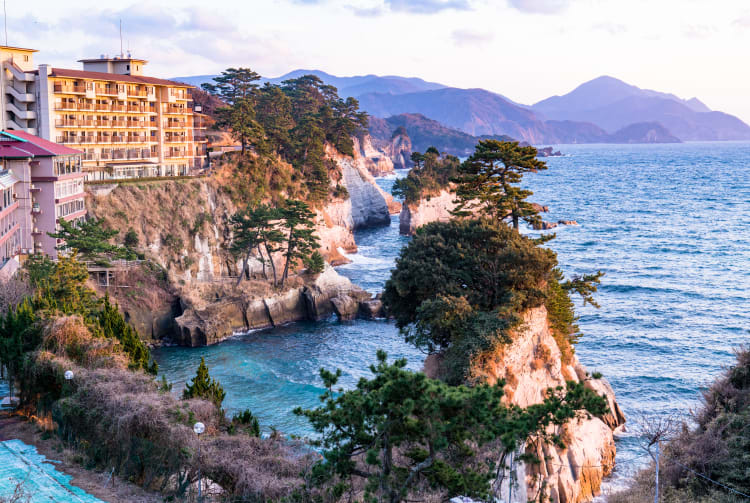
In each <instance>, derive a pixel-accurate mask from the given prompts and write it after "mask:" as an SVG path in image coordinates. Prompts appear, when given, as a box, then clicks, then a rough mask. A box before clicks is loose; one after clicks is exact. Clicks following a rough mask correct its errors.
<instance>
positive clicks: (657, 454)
mask: <svg viewBox="0 0 750 503" xmlns="http://www.w3.org/2000/svg"><path fill="white" fill-rule="evenodd" d="M655 460H656V491H655V492H654V503H659V441H658V440H657V441H656V456H655Z"/></svg>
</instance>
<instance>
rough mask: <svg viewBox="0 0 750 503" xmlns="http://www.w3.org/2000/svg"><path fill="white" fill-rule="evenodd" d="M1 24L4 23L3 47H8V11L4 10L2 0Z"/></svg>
mask: <svg viewBox="0 0 750 503" xmlns="http://www.w3.org/2000/svg"><path fill="white" fill-rule="evenodd" d="M3 22H4V23H5V45H8V11H7V10H5V0H3Z"/></svg>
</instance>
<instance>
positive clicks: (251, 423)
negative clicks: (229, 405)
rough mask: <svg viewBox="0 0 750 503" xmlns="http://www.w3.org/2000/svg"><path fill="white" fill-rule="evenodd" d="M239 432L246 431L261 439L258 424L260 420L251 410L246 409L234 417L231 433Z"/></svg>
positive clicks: (230, 427) (230, 428)
mask: <svg viewBox="0 0 750 503" xmlns="http://www.w3.org/2000/svg"><path fill="white" fill-rule="evenodd" d="M238 430H242V431H245V432H247V434H248V435H251V436H253V437H260V423H258V418H257V417H255V416H254V415H253V413H252V412H250V409H245V410H243V411H242V412H238V413H237V414H235V415H233V416H232V422H231V424H230V426H229V432H230V433H234V432H236V431H238Z"/></svg>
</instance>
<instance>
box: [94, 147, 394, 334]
mask: <svg viewBox="0 0 750 503" xmlns="http://www.w3.org/2000/svg"><path fill="white" fill-rule="evenodd" d="M329 155H330V157H331V158H332V159H333V160H335V161H336V162H337V164H338V166H339V169H340V172H341V180H340V184H341V185H343V186H344V187H345V188H346V191H347V192H348V196H346V197H344V198H338V199H332V200H330V201H329V202H328V203H327V204H325V205H323V206H321V207H319V208H317V209H316V232H317V234H318V236H319V238H320V244H321V252H322V253H323V255H324V257H325V258H326V259H327V260H328V261H329V263H334V264H335V263H340V262H341V261H344V260H345V258H344V257H342V256H341V254H340V253H339V249H344V250H346V251H348V252H354V251H356V243H355V242H354V236H353V233H352V231H353V230H354V229H357V228H360V227H367V226H373V225H388V224H390V211H398V210H399V209H400V206H399V205H398V203H395V204H394V202H393V199H392V197H391V196H390V195H388V194H385V193H384V192H383V191H382V190H381V189H380V188H379V187H378V186H377V184H376V183H375V180H374V178H373V176H372V175H371V174H370V172H369V171H368V169H367V166H366V162H367V161H366V159H365V158H364V157H362V156H361V155H359V153H358V151H356V152H355V156H354V157H353V158H352V157H347V156H343V155H341V154H339V153H337V152H335V151H334V150H330V151H329ZM225 168H226V169H219V170H217V171H216V172H215V173H213V174H212V175H211V176H209V177H206V178H202V179H195V180H164V181H158V182H151V183H137V182H136V183H132V184H123V185H117V186H101V185H98V186H92V187H90V188H89V197H88V202H87V205H88V208H89V210H90V213H91V214H92V215H93V216H95V217H97V218H102V219H104V220H105V222H106V224H107V225H108V226H110V227H112V228H115V229H119V230H120V231H121V233H120V237H121V238H122V236H124V234H125V233H126V232H127V231H128V229H133V231H134V232H135V235H136V236H137V237H138V242H139V245H138V248H139V249H140V250H143V251H144V252H145V254H146V257H147V258H148V259H150V260H151V261H153V262H154V263H155V264H157V268H158V269H159V271H157V272H155V273H153V274H150V273H148V272H146V273H144V272H138V271H128V272H122V273H119V276H120V285H121V286H122V287H123V288H116V289H113V291H112V292H111V295H113V296H114V297H115V299H116V300H117V301H118V303H119V304H120V306H121V308H122V309H123V311H124V312H125V313H126V316H127V317H128V319H129V320H131V322H132V323H133V324H134V325H135V326H136V328H138V330H139V332H140V333H142V334H143V336H144V337H147V338H151V339H152V340H154V341H158V340H160V339H162V338H171V339H172V340H173V341H175V342H178V343H181V344H186V345H200V344H211V343H214V342H218V341H220V340H222V339H224V338H226V337H228V336H231V335H232V333H234V332H235V331H236V330H246V329H250V328H259V327H266V326H275V325H278V324H281V323H286V322H290V321H298V320H307V319H318V318H321V317H325V316H329V315H331V314H333V313H336V314H338V315H339V316H341V317H342V318H348V317H351V316H353V315H355V314H356V313H357V310H358V305H359V302H360V301H364V300H367V299H369V295H368V294H365V293H364V292H363V291H362V290H360V289H359V288H357V287H356V286H354V285H352V284H351V283H349V281H348V280H347V279H346V278H343V277H340V276H339V275H338V274H337V273H336V272H335V270H333V269H330V268H329V269H327V270H326V272H325V273H324V274H322V275H319V276H317V277H309V276H308V275H305V274H299V275H297V276H294V277H292V278H290V281H289V284H288V285H287V287H286V289H285V290H284V291H281V292H279V291H275V290H274V289H272V288H270V285H269V283H268V281H267V280H265V279H264V274H263V266H262V264H261V262H260V261H258V260H251V261H250V275H251V277H252V280H251V281H244V282H242V283H241V284H240V285H239V286H237V285H236V284H235V283H236V277H237V275H238V273H239V271H240V265H239V264H238V262H237V260H236V258H235V257H233V256H232V255H231V254H230V253H229V252H228V251H227V248H228V245H229V243H230V242H231V230H230V227H229V225H228V221H229V218H230V216H231V215H232V214H234V212H235V211H236V210H237V206H238V205H240V204H242V200H241V197H246V196H241V197H240V196H238V193H237V191H235V190H234V189H235V188H236V187H237V186H241V185H242V184H243V183H246V181H245V180H244V179H243V175H242V174H241V173H239V172H238V171H236V170H232V169H230V168H229V166H225ZM238 198H239V199H240V200H238ZM389 203H390V205H389ZM274 261H275V262H276V263H277V265H279V266H280V265H281V261H282V257H281V256H276V257H275V260H274ZM157 276H158V277H160V278H162V279H158V280H157V279H156V278H157ZM133 286H138V288H132V287H133ZM125 287H131V288H125ZM152 294H153V295H152ZM352 312H353V313H354V314H352Z"/></svg>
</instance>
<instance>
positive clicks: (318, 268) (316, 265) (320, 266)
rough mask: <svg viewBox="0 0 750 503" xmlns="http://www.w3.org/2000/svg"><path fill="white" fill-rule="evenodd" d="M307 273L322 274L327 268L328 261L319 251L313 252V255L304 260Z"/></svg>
mask: <svg viewBox="0 0 750 503" xmlns="http://www.w3.org/2000/svg"><path fill="white" fill-rule="evenodd" d="M304 264H305V267H307V272H309V273H310V274H320V273H321V272H323V270H324V269H325V267H326V261H325V259H324V258H323V255H321V253H320V252H319V251H318V250H315V251H314V252H312V255H310V256H309V257H307V258H305V259H304Z"/></svg>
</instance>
